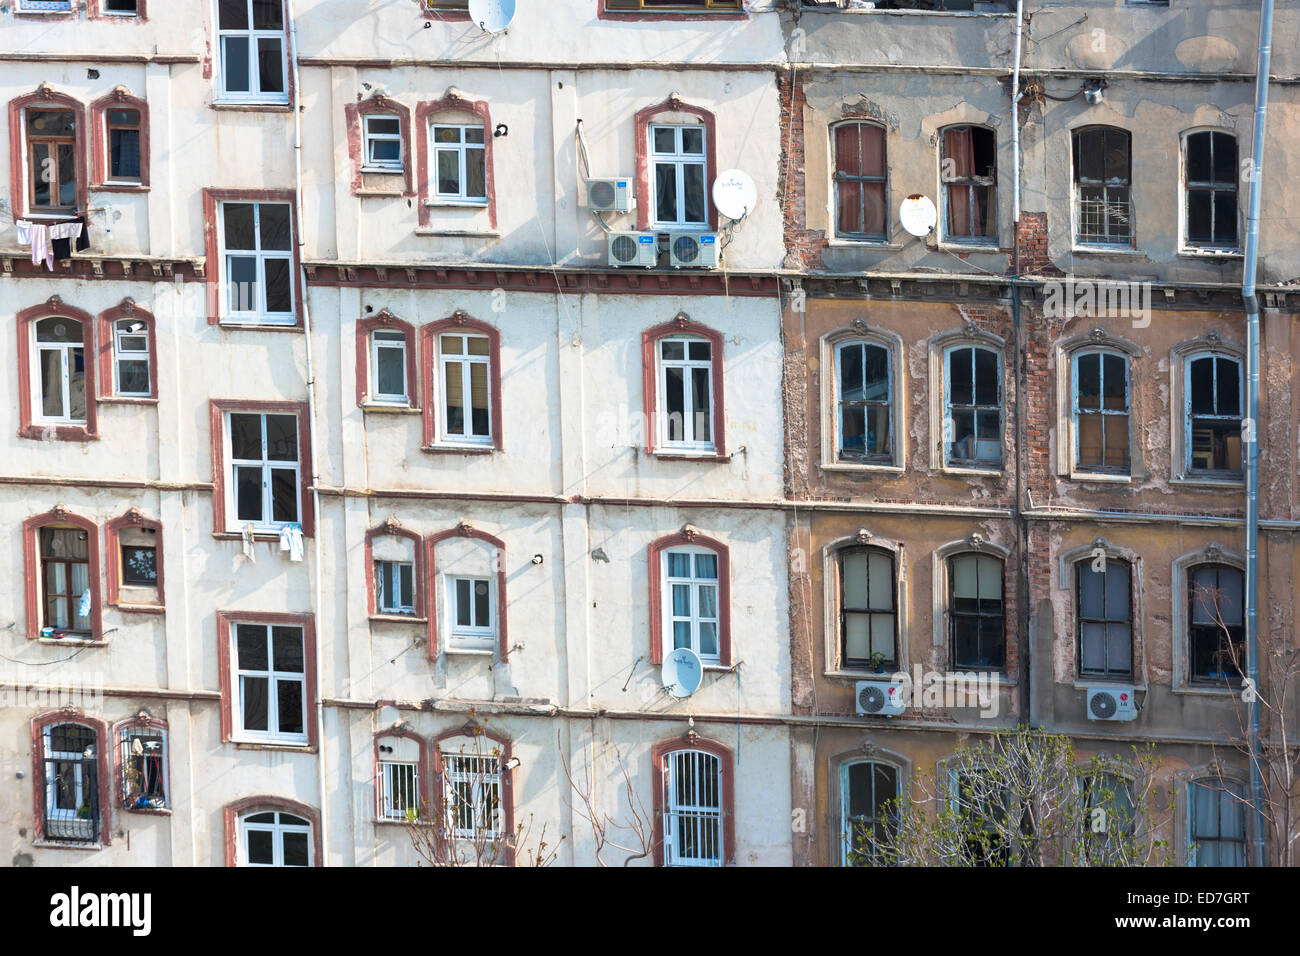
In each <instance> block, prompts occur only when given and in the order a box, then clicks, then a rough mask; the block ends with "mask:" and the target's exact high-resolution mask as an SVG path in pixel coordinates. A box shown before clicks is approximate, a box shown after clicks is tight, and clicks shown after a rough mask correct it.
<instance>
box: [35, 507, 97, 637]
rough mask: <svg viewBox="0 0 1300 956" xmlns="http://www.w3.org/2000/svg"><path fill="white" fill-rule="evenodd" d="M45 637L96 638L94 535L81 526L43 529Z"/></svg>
mask: <svg viewBox="0 0 1300 956" xmlns="http://www.w3.org/2000/svg"><path fill="white" fill-rule="evenodd" d="M38 535H39V540H40V563H41V592H42V597H43V600H44V604H43V613H42V614H41V636H42V637H60V638H62V637H81V638H87V639H89V638H92V637H94V626H93V620H92V615H91V608H92V605H93V603H94V599H95V595H94V594H93V592H92V589H91V577H90V571H91V568H90V535H89V533H88V532H86V531H84V530H82V529H80V528H57V527H56V528H41V529H40V530H39V532H38Z"/></svg>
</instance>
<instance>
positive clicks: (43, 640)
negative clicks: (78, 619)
mask: <svg viewBox="0 0 1300 956" xmlns="http://www.w3.org/2000/svg"><path fill="white" fill-rule="evenodd" d="M36 643H37V644H49V645H52V646H54V647H60V646H62V647H66V646H68V645H69V644H71V645H74V646H76V647H108V641H106V640H104V639H103V638H102V637H98V638H97V637H38V638H36Z"/></svg>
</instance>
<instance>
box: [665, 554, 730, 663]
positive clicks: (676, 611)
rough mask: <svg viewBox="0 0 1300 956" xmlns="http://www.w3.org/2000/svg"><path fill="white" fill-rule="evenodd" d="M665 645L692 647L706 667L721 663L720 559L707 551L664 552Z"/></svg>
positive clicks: (674, 647)
mask: <svg viewBox="0 0 1300 956" xmlns="http://www.w3.org/2000/svg"><path fill="white" fill-rule="evenodd" d="M660 560H661V561H663V571H662V573H663V588H664V593H663V595H662V600H663V604H664V613H663V621H664V627H665V631H666V632H667V633H665V634H664V645H665V646H667V647H670V648H671V649H673V650H676V649H677V648H679V647H689V648H690V649H691V650H693V651H695V653H696V654H698V655H699V656H700V660H702V661H703V662H704V663H705V664H719V663H721V662H722V657H721V648H720V645H719V642H718V622H719V613H718V556H717V554H715V553H714V552H712V551H710V550H708V549H707V548H698V547H680V548H673V549H672V550H670V551H664V552H663V554H662V555H661V557H660Z"/></svg>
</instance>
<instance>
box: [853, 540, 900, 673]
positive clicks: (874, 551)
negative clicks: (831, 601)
mask: <svg viewBox="0 0 1300 956" xmlns="http://www.w3.org/2000/svg"><path fill="white" fill-rule="evenodd" d="M839 572H840V662H841V664H842V665H843V666H844V667H856V668H865V667H871V666H881V667H886V666H887V667H894V666H897V664H898V611H897V603H896V602H895V599H894V595H895V593H896V591H897V586H898V582H897V579H896V578H895V576H894V556H893V555H892V554H890V553H889V552H888V551H885V550H882V549H880V548H849V549H846V550H844V551H841V552H840V555H839Z"/></svg>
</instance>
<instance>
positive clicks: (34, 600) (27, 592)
mask: <svg viewBox="0 0 1300 956" xmlns="http://www.w3.org/2000/svg"><path fill="white" fill-rule="evenodd" d="M48 527H58V528H80V529H81V530H82V531H84V532H86V535H87V538H86V552H87V558H86V560H87V564H88V569H87V573H88V575H89V577H90V635H91V639H92V640H96V641H98V640H101V639H102V637H103V634H104V622H103V610H104V609H103V606H102V603H101V595H100V590H99V580H100V578H99V528H98V527H96V525H95V522H93V521H91V520H90V519H89V518H83V517H81V516H80V515H75V514H73V513H72V512H70V511H68V510H67V509H66V508H64V507H63V506H62V505H59V506H56V507H55V508H54V509H53V510H51V511H47V512H45V514H41V515H35V516H33V517H31V518H28V519H27V520H26V521H24V522H23V578H24V581H23V584H24V588H23V591H24V594H23V596H24V598H25V601H26V605H27V638H28V640H36V639H37V638H39V637H40V636H41V607H42V606H43V603H44V602H43V601H42V596H41V593H40V591H41V588H40V582H41V580H42V577H41V574H40V535H39V534H38V532H39V531H40V530H41V529H42V528H48Z"/></svg>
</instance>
